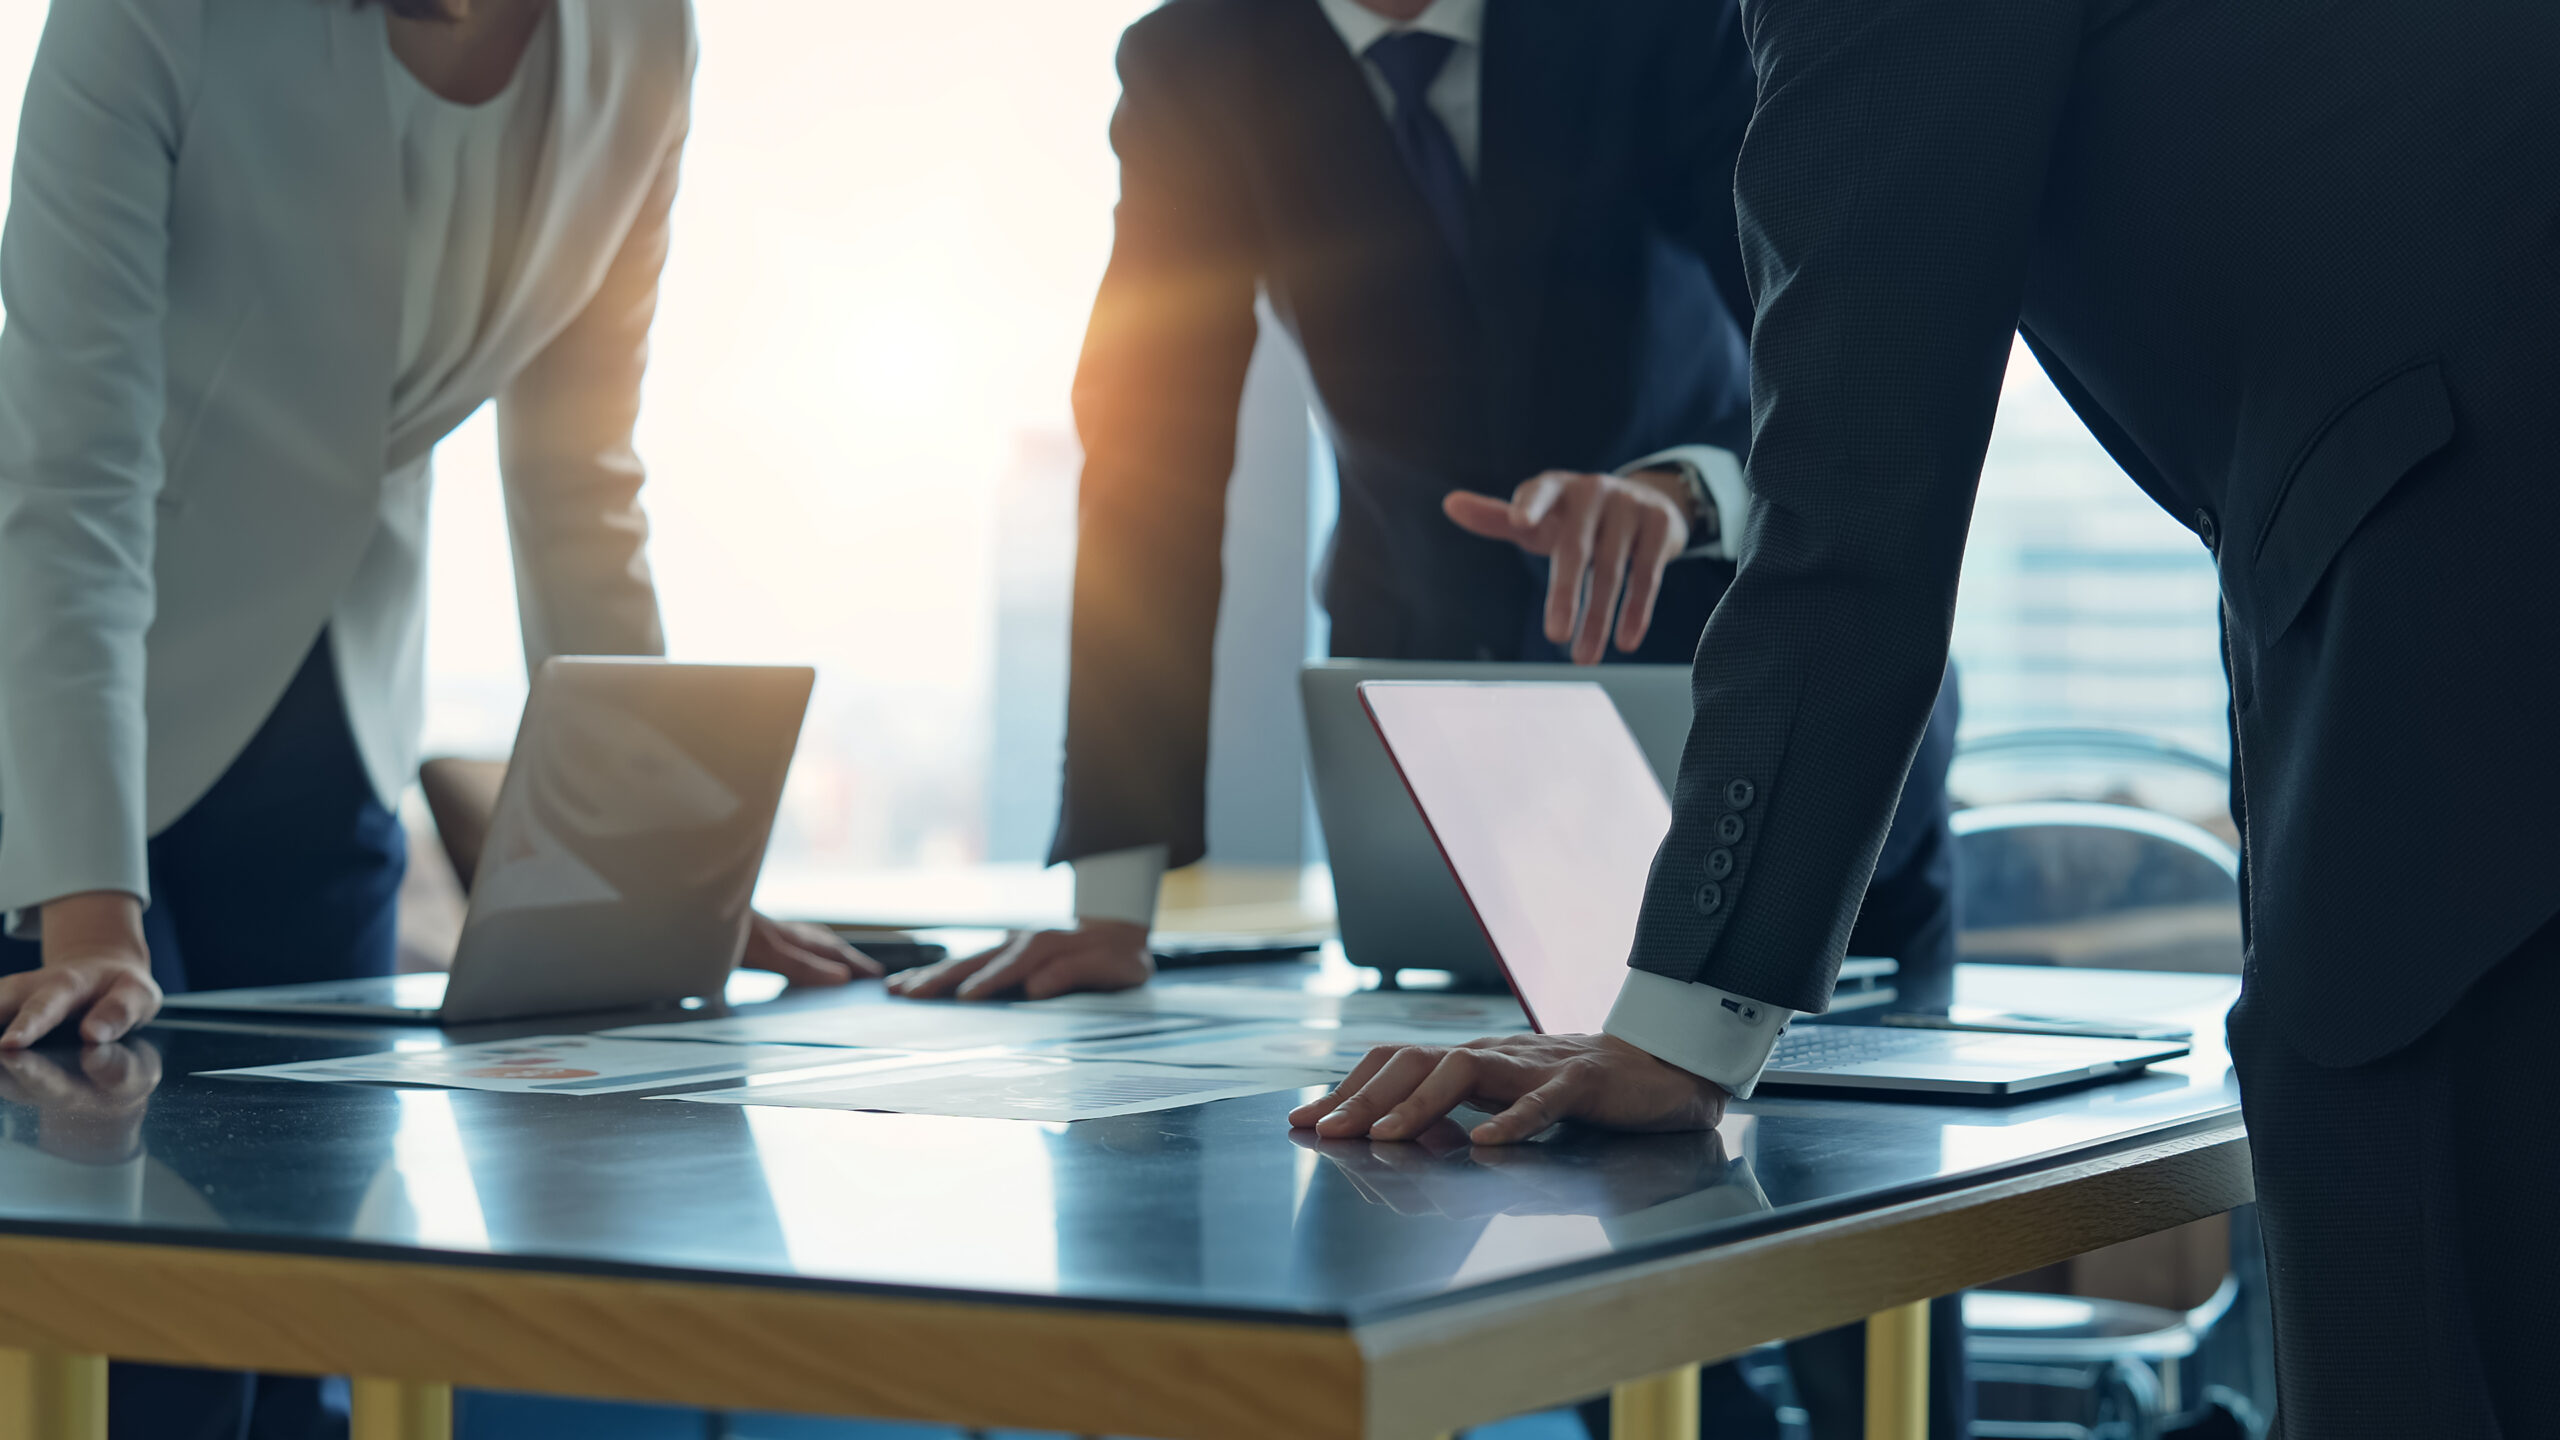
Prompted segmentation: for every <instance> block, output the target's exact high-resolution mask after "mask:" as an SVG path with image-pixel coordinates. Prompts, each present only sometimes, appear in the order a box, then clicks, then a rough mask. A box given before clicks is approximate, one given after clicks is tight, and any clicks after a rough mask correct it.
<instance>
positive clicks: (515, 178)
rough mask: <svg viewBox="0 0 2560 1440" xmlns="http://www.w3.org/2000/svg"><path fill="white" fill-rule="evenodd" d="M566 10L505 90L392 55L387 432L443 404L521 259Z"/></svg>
mask: <svg viewBox="0 0 2560 1440" xmlns="http://www.w3.org/2000/svg"><path fill="white" fill-rule="evenodd" d="M557 29H558V18H557V16H556V15H555V14H550V13H546V14H545V15H544V16H543V18H542V21H541V23H540V24H539V25H538V26H537V27H536V28H535V30H534V34H533V39H532V40H531V42H530V43H528V44H527V45H526V46H525V52H524V56H523V58H522V59H520V60H519V61H517V63H516V72H515V74H514V75H513V76H512V77H510V78H509V79H508V81H507V87H506V89H504V90H502V91H500V92H499V93H498V94H497V95H495V96H493V97H491V98H490V99H489V100H487V101H484V102H483V103H481V104H478V105H457V104H455V103H453V102H452V101H450V100H447V99H445V98H444V97H442V96H440V95H438V94H436V93H435V92H434V91H432V90H429V89H428V88H427V87H426V86H424V85H422V84H420V83H419V82H418V77H417V76H415V75H412V74H410V73H409V67H408V66H407V65H405V64H402V63H401V61H400V58H399V57H398V56H396V55H389V56H386V57H385V64H386V65H387V67H388V68H389V70H390V74H391V87H390V89H391V133H392V137H393V140H394V142H395V143H396V144H397V146H398V147H399V154H400V188H401V194H402V196H403V198H405V199H406V200H407V202H408V211H409V249H408V263H407V266H406V268H405V270H404V272H403V276H402V286H401V305H400V349H399V360H398V363H397V365H396V366H395V367H394V370H393V379H392V384H391V432H392V433H393V434H395V435H396V434H399V433H401V432H402V431H404V430H406V429H407V428H408V427H409V426H410V425H411V424H413V423H414V422H415V421H416V420H417V419H418V418H419V417H420V415H421V414H423V413H424V412H426V411H428V410H432V409H435V408H437V407H438V406H439V404H440V402H442V401H444V400H446V399H447V398H448V397H447V396H446V394H445V393H444V392H445V390H446V389H447V387H449V386H450V385H451V384H452V383H453V382H454V381H455V379H456V378H457V377H459V376H461V375H462V374H464V373H465V372H466V371H467V370H468V369H469V367H470V362H471V360H472V359H473V358H474V353H475V351H476V350H477V349H478V347H479V344H480V341H481V338H482V335H483V332H484V331H485V330H486V329H487V326H488V320H489V317H490V316H491V315H492V314H493V313H494V312H495V310H496V308H497V302H498V300H499V298H500V296H501V295H503V294H504V293H505V287H506V284H507V281H508V279H509V278H510V276H511V274H512V271H513V267H514V265H515V262H516V258H517V255H516V252H517V249H518V242H519V241H520V240H521V238H522V236H523V234H524V229H525V222H526V217H527V216H529V215H530V214H531V213H532V202H533V186H534V180H535V175H536V171H537V169H538V168H539V163H540V161H541V158H542V144H543V139H544V136H543V131H544V127H545V124H546V122H547V121H548V119H549V118H550V114H551V93H552V87H553V84H554V80H555V76H554V72H555V71H556V69H557V68H558V67H557V61H556V56H555V52H556V47H557V45H558V43H559V42H558V39H557V35H556V32H557Z"/></svg>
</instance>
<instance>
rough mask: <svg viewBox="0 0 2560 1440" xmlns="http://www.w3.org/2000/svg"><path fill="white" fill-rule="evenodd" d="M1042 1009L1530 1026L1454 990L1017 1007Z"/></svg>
mask: <svg viewBox="0 0 2560 1440" xmlns="http://www.w3.org/2000/svg"><path fill="white" fill-rule="evenodd" d="M1014 1008H1015V1009H1017V1010H1029V1011H1037V1012H1043V1013H1055V1012H1060V1011H1076V1012H1086V1013H1096V1014H1120V1015H1151V1016H1173V1015H1192V1016H1198V1017H1201V1018H1203V1019H1212V1020H1341V1021H1345V1022H1349V1021H1353V1020H1361V1021H1381V1022H1403V1023H1406V1024H1412V1025H1436V1026H1448V1027H1451V1028H1454V1029H1465V1030H1472V1031H1473V1032H1474V1034H1477V1035H1500V1034H1510V1033H1516V1032H1519V1031H1523V1030H1526V1029H1528V1028H1529V1020H1528V1017H1527V1016H1526V1015H1524V1014H1523V1013H1521V1010H1520V1002H1519V1001H1517V1000H1514V999H1512V998H1511V997H1510V996H1508V995H1452V994H1449V993H1447V992H1445V991H1435V990H1355V991H1353V992H1352V993H1350V994H1348V995H1311V994H1308V993H1306V992H1305V991H1302V990H1275V989H1264V988H1260V987H1256V986H1248V985H1185V984H1179V983H1176V984H1155V985H1146V986H1141V987H1139V988H1138V989H1135V990H1115V991H1109V992H1106V993H1100V994H1086V995H1061V996H1059V997H1058V998H1057V999H1054V1000H1039V1001H1033V1002H1030V1003H1028V1004H1022V1005H1017V1006H1015V1007H1014Z"/></svg>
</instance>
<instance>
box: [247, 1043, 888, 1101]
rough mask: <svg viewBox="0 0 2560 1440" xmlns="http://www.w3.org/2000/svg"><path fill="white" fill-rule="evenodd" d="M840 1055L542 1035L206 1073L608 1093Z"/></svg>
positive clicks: (819, 1063)
mask: <svg viewBox="0 0 2560 1440" xmlns="http://www.w3.org/2000/svg"><path fill="white" fill-rule="evenodd" d="M845 1060H846V1057H845V1056H844V1055H843V1054H841V1053H830V1052H828V1051H823V1050H813V1049H811V1048H809V1047H807V1046H801V1045H689V1044H685V1043H682V1042H680V1041H674V1040H616V1039H606V1038H603V1037H599V1036H594V1035H546V1036H541V1037H537V1038H535V1039H530V1040H495V1041H490V1042H488V1043H486V1044H481V1045H449V1046H444V1047H441V1048H438V1049H433V1050H384V1051H381V1052H379V1053H376V1054H372V1055H349V1056H344V1057H342V1058H340V1059H336V1060H303V1061H297V1062H295V1063H294V1064H290V1065H260V1066H255V1067H252V1068H248V1069H241V1070H209V1071H206V1072H204V1073H206V1074H209V1075H230V1076H237V1077H241V1078H246V1079H259V1080H309V1081H326V1082H337V1083H346V1082H351V1081H352V1082H359V1083H363V1082H370V1083H374V1084H384V1085H442V1086H445V1087H447V1088H450V1089H456V1090H496V1091H502V1092H505V1093H508V1094H514V1095H610V1094H614V1093H617V1092H621V1091H628V1090H659V1089H664V1088H666V1087H667V1086H670V1085H698V1084H701V1083H703V1082H705V1081H714V1080H741V1079H744V1078H746V1077H747V1076H750V1075H769V1074H773V1073H775V1072H777V1071H785V1070H810V1069H821V1068H826V1067H830V1066H836V1067H841V1066H842V1065H844V1063H845Z"/></svg>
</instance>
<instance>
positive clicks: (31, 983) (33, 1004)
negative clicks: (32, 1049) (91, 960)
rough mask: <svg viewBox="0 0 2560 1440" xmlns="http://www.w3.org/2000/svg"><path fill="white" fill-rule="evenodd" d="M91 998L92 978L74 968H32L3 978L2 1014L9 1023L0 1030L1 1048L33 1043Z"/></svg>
mask: <svg viewBox="0 0 2560 1440" xmlns="http://www.w3.org/2000/svg"><path fill="white" fill-rule="evenodd" d="M88 998H89V984H88V981H87V980H86V979H85V977H83V976H82V975H80V974H79V973H77V972H74V971H65V970H29V971H27V972H25V973H24V974H19V975H12V976H10V977H8V978H7V979H5V980H0V1018H5V1019H7V1020H8V1026H9V1028H8V1029H6V1030H0V1048H5V1049H17V1048H19V1047H21V1046H26V1045H33V1044H34V1043H36V1042H37V1041H38V1040H41V1039H43V1038H44V1037H45V1036H47V1035H49V1034H51V1033H53V1027H55V1026H57V1025H59V1024H61V1023H62V1022H63V1020H64V1019H66V1018H67V1017H69V1015H70V1014H71V1012H72V1011H73V1010H75V1009H77V1008H78V1007H79V1006H80V1005H81V1004H82V1003H83V1002H85V1001H86V1000H87V999H88Z"/></svg>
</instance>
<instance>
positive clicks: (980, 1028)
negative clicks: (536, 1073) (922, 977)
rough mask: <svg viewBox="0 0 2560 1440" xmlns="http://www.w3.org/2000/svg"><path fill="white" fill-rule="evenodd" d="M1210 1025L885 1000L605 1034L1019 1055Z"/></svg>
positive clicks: (1181, 1019) (1185, 1019)
mask: <svg viewBox="0 0 2560 1440" xmlns="http://www.w3.org/2000/svg"><path fill="white" fill-rule="evenodd" d="M1205 1023H1207V1022H1206V1021H1204V1020H1202V1019H1200V1018H1198V1017H1196V1016H1188V1015H1133V1014H1124V1013H1120V1012H1116V1011H1093V1012H1085V1011H1074V1010H1043V1009H1035V1008H1033V1007H1030V1006H1025V1005H996V1004H964V1003H962V1002H960V1001H956V1000H884V1001H880V1002H877V1003H871V1004H853V1005H836V1006H831V1007H828V1008H825V1009H811V1010H785V1011H782V1012H780V1013H778V1014H770V1015H734V1016H729V1017H727V1018H724V1019H716V1020H675V1021H669V1022H665V1023H662V1024H656V1025H625V1026H623V1027H621V1028H620V1029H616V1030H607V1031H604V1032H602V1033H604V1034H606V1035H610V1036H614V1037H616V1038H619V1039H626V1040H714V1041H719V1042H722V1043H724V1044H731V1045H840V1046H851V1047H855V1048H858V1049H880V1050H984V1049H989V1048H1004V1049H1015V1050H1019V1049H1024V1048H1027V1047H1030V1046H1035V1045H1042V1046H1045V1045H1054V1044H1058V1043H1060V1042H1063V1041H1069V1040H1095V1039H1101V1038H1103V1037H1105V1036H1110V1035H1138V1034H1149V1033H1153V1032H1155V1031H1159V1030H1181V1029H1189V1028H1192V1027H1194V1026H1198V1025H1202V1024H1205Z"/></svg>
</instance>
